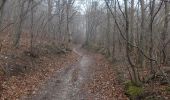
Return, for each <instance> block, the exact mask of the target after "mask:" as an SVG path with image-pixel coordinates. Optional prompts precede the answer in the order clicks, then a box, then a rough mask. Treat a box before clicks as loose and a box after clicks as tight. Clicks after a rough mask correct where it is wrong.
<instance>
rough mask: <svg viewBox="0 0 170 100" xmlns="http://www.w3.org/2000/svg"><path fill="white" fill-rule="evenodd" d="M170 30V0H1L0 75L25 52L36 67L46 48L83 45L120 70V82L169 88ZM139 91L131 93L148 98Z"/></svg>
mask: <svg viewBox="0 0 170 100" xmlns="http://www.w3.org/2000/svg"><path fill="white" fill-rule="evenodd" d="M169 33H170V1H169V0H0V51H1V52H0V56H1V58H0V59H2V61H1V62H2V64H1V66H2V67H1V66H0V76H1V73H2V76H6V75H7V76H8V75H9V76H11V73H12V72H11V70H10V69H11V68H12V69H15V67H11V63H10V62H11V61H12V62H13V63H14V62H17V61H15V59H17V57H18V56H17V55H22V53H21V52H25V51H26V54H28V55H30V56H31V57H33V58H30V60H29V61H28V62H30V65H29V66H31V68H30V67H28V69H32V68H35V67H36V64H35V63H36V62H34V57H35V58H36V57H41V56H40V54H41V53H42V54H45V53H47V52H50V53H52V55H53V53H54V52H55V53H56V52H57V54H62V53H63V54H67V53H68V52H75V50H76V49H75V48H77V47H79V48H83V49H86V50H88V51H89V52H92V53H98V54H102V55H103V56H104V57H105V59H107V61H109V62H110V63H111V65H113V69H118V70H119V71H118V70H115V72H116V76H117V75H118V80H120V84H124V83H126V82H127V81H128V80H130V82H131V83H132V84H133V85H134V86H136V87H142V88H146V87H147V86H146V85H149V87H150V88H151V89H150V90H151V91H152V92H154V89H155V87H157V86H158V87H161V86H160V85H155V84H164V85H165V86H167V87H166V88H169V84H170V51H169V50H170V35H169ZM47 46H48V48H47ZM42 50H46V51H47V52H43V51H42ZM52 50H54V51H52ZM81 56H82V54H81ZM4 57H7V59H8V60H5V61H4V59H6V58H4ZM45 57H46V56H45ZM3 62H5V63H6V65H5V63H3ZM21 62H22V61H21ZM96 63H99V62H96ZM15 65H16V64H15ZM115 65H116V66H119V67H118V68H117V67H114V66H115ZM16 68H17V67H16ZM24 68H25V69H24V70H26V69H27V67H24ZM37 69H39V68H35V69H34V70H37ZM21 70H22V71H23V67H22V68H21ZM16 73H19V72H18V70H16ZM24 73H25V72H24ZM128 82H129V81H128ZM0 83H1V82H0ZM123 86H126V85H123ZM123 86H122V87H123ZM0 89H1V88H0ZM132 91H133V90H132ZM134 91H135V90H134ZM0 93H1V92H0ZM135 93H137V92H135ZM161 93H162V92H161ZM162 94H163V93H162ZM129 95H133V94H129ZM137 95H138V94H137ZM137 95H135V96H130V98H131V99H132V100H143V99H137V98H138V97H140V96H137ZM164 97H165V96H164ZM163 100H164V99H163Z"/></svg>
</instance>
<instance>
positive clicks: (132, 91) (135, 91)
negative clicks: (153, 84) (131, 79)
mask: <svg viewBox="0 0 170 100" xmlns="http://www.w3.org/2000/svg"><path fill="white" fill-rule="evenodd" d="M143 91H144V90H143V88H142V87H137V86H129V88H128V89H127V94H129V95H130V96H132V97H136V96H140V95H141V94H143Z"/></svg>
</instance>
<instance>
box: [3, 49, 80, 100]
mask: <svg viewBox="0 0 170 100" xmlns="http://www.w3.org/2000/svg"><path fill="white" fill-rule="evenodd" d="M77 57H78V55H77V54H75V53H73V52H71V53H68V54H65V55H50V56H42V57H40V58H38V59H37V60H36V63H34V67H35V69H34V70H33V71H31V72H30V73H24V74H22V75H17V76H12V77H6V78H5V81H3V82H2V81H1V82H2V88H3V91H2V95H1V99H2V100H4V99H7V100H16V99H18V98H20V97H21V96H23V95H30V94H34V93H35V92H36V90H37V89H38V88H39V86H40V85H41V84H42V83H43V82H44V81H45V80H46V79H48V77H50V76H51V75H52V74H53V73H54V72H55V71H56V70H58V69H60V68H62V67H63V66H66V65H69V64H71V63H73V62H75V61H76V60H77Z"/></svg>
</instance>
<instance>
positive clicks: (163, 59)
mask: <svg viewBox="0 0 170 100" xmlns="http://www.w3.org/2000/svg"><path fill="white" fill-rule="evenodd" d="M164 4H165V7H164V9H165V20H164V28H163V32H162V34H161V42H162V44H161V45H162V47H161V63H162V64H165V63H166V59H167V57H166V46H167V45H166V41H167V38H166V37H167V32H168V23H169V12H170V11H169V6H170V5H169V3H168V2H167V1H164Z"/></svg>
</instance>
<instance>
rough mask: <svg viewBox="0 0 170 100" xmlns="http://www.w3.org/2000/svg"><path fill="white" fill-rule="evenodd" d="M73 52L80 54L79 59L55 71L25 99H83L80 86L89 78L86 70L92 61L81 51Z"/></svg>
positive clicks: (83, 95)
mask: <svg viewBox="0 0 170 100" xmlns="http://www.w3.org/2000/svg"><path fill="white" fill-rule="evenodd" d="M74 52H76V53H77V54H79V55H80V56H81V58H80V59H79V61H78V62H77V63H75V64H72V65H70V66H67V67H66V68H64V69H61V70H60V71H58V72H56V74H55V75H54V76H53V77H51V78H50V79H49V80H48V81H47V83H46V84H45V85H44V86H42V88H41V89H40V90H39V92H38V93H37V94H35V95H34V96H31V97H29V98H26V100H85V99H86V93H85V92H84V91H83V90H82V89H81V87H82V85H83V84H84V83H85V81H87V79H88V78H89V76H90V75H89V73H88V70H89V67H90V66H91V65H92V64H93V63H94V61H93V60H92V58H91V57H90V56H88V55H86V54H83V53H82V52H81V51H78V50H76V49H74Z"/></svg>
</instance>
